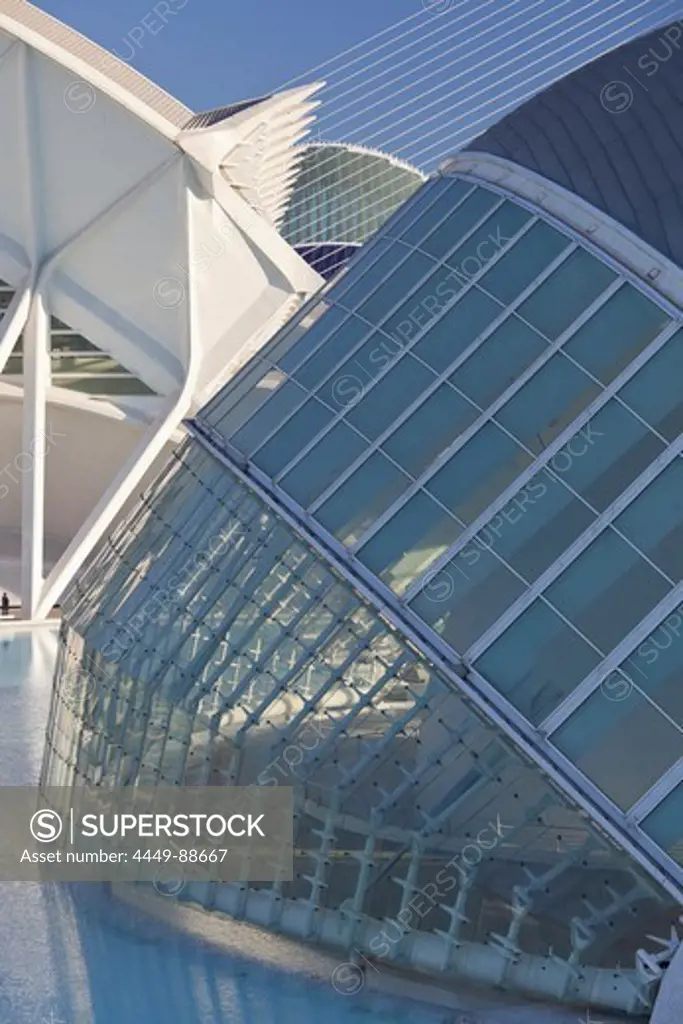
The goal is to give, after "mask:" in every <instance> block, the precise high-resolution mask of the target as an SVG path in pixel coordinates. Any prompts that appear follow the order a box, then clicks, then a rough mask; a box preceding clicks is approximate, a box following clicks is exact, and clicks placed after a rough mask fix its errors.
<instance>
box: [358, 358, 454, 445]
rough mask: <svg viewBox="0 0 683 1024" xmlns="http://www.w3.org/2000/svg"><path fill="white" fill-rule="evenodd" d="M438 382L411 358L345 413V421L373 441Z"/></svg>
mask: <svg viewBox="0 0 683 1024" xmlns="http://www.w3.org/2000/svg"><path fill="white" fill-rule="evenodd" d="M435 379H436V378H435V376H434V374H433V373H432V372H431V371H430V370H428V369H427V368H426V367H425V366H422V364H421V363H418V362H416V361H415V360H414V359H413V358H412V357H411V356H410V355H409V354H408V355H406V356H404V358H403V359H401V360H399V362H398V363H397V364H396V365H395V366H392V367H391V369H390V370H389V371H388V372H387V373H386V374H385V375H384V377H382V379H381V380H380V381H379V382H378V383H377V384H375V386H374V387H373V388H372V390H371V391H369V392H368V393H367V394H366V395H364V396H363V398H362V399H361V400H360V401H359V402H358V404H357V405H354V406H353V407H352V408H351V409H350V411H349V412H347V413H346V419H347V420H348V421H349V423H352V424H353V425H354V427H356V428H357V429H358V430H360V431H361V432H362V433H363V434H365V436H366V437H369V438H370V440H372V441H374V440H375V438H376V437H379V435H380V434H381V433H383V432H384V431H385V430H386V429H387V428H388V427H390V426H391V424H392V423H393V422H394V420H396V419H397V418H398V416H400V414H401V413H402V412H404V411H405V409H407V408H408V406H410V405H412V403H413V402H414V401H415V400H416V399H417V398H419V397H420V395H421V394H422V393H423V391H426V389H427V388H428V387H429V386H430V384H433V383H434V381H435Z"/></svg>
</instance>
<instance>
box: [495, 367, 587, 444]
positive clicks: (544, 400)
mask: <svg viewBox="0 0 683 1024" xmlns="http://www.w3.org/2000/svg"><path fill="white" fill-rule="evenodd" d="M599 393H600V388H599V387H598V385H597V384H595V383H594V382H593V381H592V380H591V379H590V378H589V377H587V376H586V374H585V373H582V372H581V370H579V369H578V367H576V366H574V364H573V363H570V362H569V360H568V359H565V357H564V356H563V355H562V354H561V353H558V354H557V355H555V356H553V357H552V359H550V360H549V361H548V362H547V363H546V364H545V366H542V367H541V369H540V370H539V371H538V372H537V373H535V374H534V376H533V377H532V378H531V380H529V381H528V382H527V383H526V384H525V385H524V387H523V388H521V390H520V391H518V392H517V394H516V395H515V396H514V397H513V398H511V399H510V401H509V402H507V403H506V405H504V406H503V408H502V409H501V410H500V411H499V412H497V413H496V422H498V423H500V424H502V426H504V427H506V429H507V430H509V431H510V433H512V434H514V435H515V437H516V438H517V439H518V440H519V441H521V442H522V444H523V445H525V446H526V447H527V448H530V449H531V451H532V452H534V454H536V455H539V454H540V453H541V452H542V451H543V450H544V449H545V448H547V447H548V445H549V444H551V443H552V442H553V441H554V440H555V438H556V437H558V436H559V435H560V434H561V433H562V431H563V430H565V429H566V428H567V427H568V426H569V424H570V423H571V422H572V421H573V420H575V419H576V417H577V416H578V415H580V413H582V412H583V410H584V409H585V408H586V406H587V405H590V403H591V402H592V401H593V399H594V398H596V397H597V396H598V394H599Z"/></svg>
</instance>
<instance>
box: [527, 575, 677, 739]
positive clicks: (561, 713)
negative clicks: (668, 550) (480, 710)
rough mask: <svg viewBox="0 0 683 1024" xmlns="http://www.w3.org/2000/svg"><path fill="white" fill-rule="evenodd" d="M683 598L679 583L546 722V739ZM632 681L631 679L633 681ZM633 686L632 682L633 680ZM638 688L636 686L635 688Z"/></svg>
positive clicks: (544, 722)
mask: <svg viewBox="0 0 683 1024" xmlns="http://www.w3.org/2000/svg"><path fill="white" fill-rule="evenodd" d="M682 598H683V582H681V583H678V584H677V585H676V586H675V587H674V588H673V590H671V591H670V592H669V593H668V594H666V595H665V596H664V597H663V598H662V600H661V601H660V602H659V604H657V605H655V607H654V608H652V609H651V611H650V612H648V614H647V615H646V616H645V617H644V618H643V619H641V620H640V622H639V623H638V624H637V625H636V626H634V628H633V629H632V630H631V631H630V632H629V633H627V634H626V636H625V637H623V639H622V640H621V641H620V643H619V644H617V646H616V647H614V648H613V649H612V650H611V651H610V653H609V654H608V655H607V657H606V658H604V660H603V661H601V662H600V664H599V665H596V667H595V668H594V669H593V671H592V672H589V674H588V675H587V676H586V677H585V678H584V679H582V680H581V682H580V683H579V684H578V686H576V687H575V688H574V690H572V692H571V693H570V694H568V695H567V697H565V699H564V700H563V701H562V703H561V704H558V706H557V707H556V708H555V710H554V711H553V712H551V714H549V715H548V717H547V718H546V719H545V721H543V722H542V723H541V724H540V726H539V730H540V731H541V732H542V733H543V734H544V735H545V736H551V735H552V734H553V733H554V732H556V731H557V729H559V728H560V726H561V725H563V724H564V722H565V721H566V720H567V719H568V718H569V716H570V715H572V714H573V713H574V711H576V709H577V708H578V707H580V706H581V705H582V704H583V703H584V702H585V701H586V700H587V699H588V698H589V697H590V695H591V694H592V693H594V692H595V690H597V689H598V687H599V686H600V684H601V683H602V682H603V680H605V679H606V678H607V677H608V676H609V675H610V674H611V673H612V672H614V671H616V670H617V669H619V668H620V666H621V665H622V664H623V662H624V661H625V660H626V659H627V658H628V657H629V656H630V654H631V653H632V652H633V651H634V650H635V649H636V648H637V647H638V646H639V645H640V644H641V643H642V642H643V640H646V639H647V637H648V636H649V635H650V633H652V631H653V630H654V629H656V628H657V627H658V626H659V625H661V623H662V622H664V621H665V619H666V617H667V616H668V615H669V614H670V612H672V611H673V610H674V609H675V608H676V607H677V606H678V605H679V604H680V603H681V599H682ZM629 678H630V677H629ZM631 682H632V680H631ZM634 685H635V684H634Z"/></svg>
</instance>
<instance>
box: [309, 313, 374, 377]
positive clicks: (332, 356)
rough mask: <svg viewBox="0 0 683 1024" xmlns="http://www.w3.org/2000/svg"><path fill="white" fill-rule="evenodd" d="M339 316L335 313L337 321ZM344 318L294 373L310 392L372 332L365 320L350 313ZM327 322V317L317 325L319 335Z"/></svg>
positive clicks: (345, 314)
mask: <svg viewBox="0 0 683 1024" xmlns="http://www.w3.org/2000/svg"><path fill="white" fill-rule="evenodd" d="M339 316H340V314H339V312H338V311H335V319H338V318H339ZM343 316H344V318H345V319H344V320H343V322H342V323H341V325H340V326H338V327H337V328H336V329H335V330H334V331H333V332H332V334H331V335H330V337H329V338H327V339H326V340H325V341H324V342H323V344H322V345H321V347H320V348H319V349H316V351H315V352H313V348H312V347H311V353H312V354H311V356H310V358H309V359H307V360H306V362H305V363H303V364H302V365H301V366H300V367H299V368H298V369H297V370H295V371H294V373H293V376H294V379H295V380H297V381H298V382H299V383H300V384H301V385H302V387H305V388H307V389H308V390H309V391H312V390H313V389H314V388H316V387H317V386H318V384H319V383H320V381H321V380H322V379H323V377H326V376H327V374H328V373H331V372H332V370H334V368H335V367H336V366H337V365H338V364H339V363H341V362H342V361H343V360H344V359H346V358H347V356H348V354H349V352H351V351H353V349H355V347H356V345H358V344H359V343H360V342H361V341H362V340H363V338H366V337H367V335H368V334H369V333H371V331H372V327H370V325H369V324H366V323H364V322H363V320H359V319H358V317H355V316H349V315H348V313H344V314H343ZM326 321H327V317H324V318H323V320H321V321H320V323H319V324H316V328H315V329H316V330H318V329H319V333H322V332H323V331H324V328H325V322H326Z"/></svg>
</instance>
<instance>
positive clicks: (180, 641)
mask: <svg viewBox="0 0 683 1024" xmlns="http://www.w3.org/2000/svg"><path fill="white" fill-rule="evenodd" d="M276 528H277V524H274V527H273V528H271V530H269V531H268V536H271V535H272V533H273V529H276ZM245 548H246V550H245V551H243V552H241V553H240V554H239V557H238V558H237V560H236V565H231V566H230V571H231V572H232V573H233V576H234V575H235V574H236V573H239V572H241V570H242V569H243V568H244V566H245V565H247V564H248V562H249V561H250V559H251V558H252V557H253V553H254V548H253V545H252V544H251V543H247V544H246V545H245ZM219 576H220V573H219ZM262 578H263V577H262V576H261V578H260V579H262ZM257 579H258V577H257ZM260 579H259V580H258V582H260ZM257 585H258V584H257ZM224 592H225V580H224V579H223V578H219V579H218V581H217V582H216V583H215V584H214V586H213V587H212V589H211V590H210V592H209V595H208V598H207V600H208V601H210V602H211V603H210V605H209V607H208V608H207V609H206V610H205V611H204V612H203V615H206V614H208V613H210V612H211V610H212V609H213V607H214V606H215V604H216V603H217V601H218V600H220V597H221V594H222V593H224ZM195 596H196V592H195V593H193V595H192V598H190V597H188V599H187V601H186V602H185V614H186V615H188V616H189V617H190V619H191V623H189V624H188V627H183V626H182V625H181V631H180V635H179V636H178V637H177V638H176V640H177V642H176V643H175V644H174V645H173V646H172V647H171V648H170V649H169V652H168V654H166V652H164V657H163V659H162V661H161V663H160V665H159V667H158V669H157V670H156V671H155V672H154V673H153V674H152V675H150V677H149V679H148V683H147V688H148V690H150V691H151V683H152V681H153V680H154V679H156V678H158V676H159V674H160V673H161V674H163V673H165V672H166V671H167V670H168V668H169V666H170V665H171V664H173V660H174V659H175V658H176V657H177V655H178V653H179V651H180V650H182V647H183V645H184V644H185V643H186V641H187V640H188V639H189V638H190V637H191V636H192V633H193V632H194V630H195V629H196V628H197V627H200V628H201V627H202V626H203V627H205V628H206V629H207V630H208V631H209V633H210V634H211V635H212V636H215V633H214V630H213V629H212V627H210V626H209V625H208V624H207V623H206V621H205V619H204V618H202V619H197V618H195V616H194V615H193V614H192V613H191V612H188V611H187V605H188V604H189V603H190V600H191V599H193V598H194V597H195ZM245 603H246V601H243V602H242V606H244V604H245ZM173 639H174V638H173V635H172V633H171V636H170V637H169V642H170V641H172V640H173ZM214 650H215V647H214ZM150 664H151V662H150ZM188 668H189V666H188Z"/></svg>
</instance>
